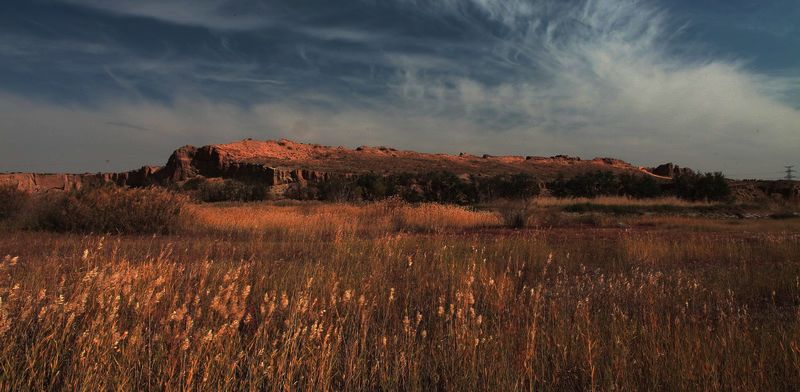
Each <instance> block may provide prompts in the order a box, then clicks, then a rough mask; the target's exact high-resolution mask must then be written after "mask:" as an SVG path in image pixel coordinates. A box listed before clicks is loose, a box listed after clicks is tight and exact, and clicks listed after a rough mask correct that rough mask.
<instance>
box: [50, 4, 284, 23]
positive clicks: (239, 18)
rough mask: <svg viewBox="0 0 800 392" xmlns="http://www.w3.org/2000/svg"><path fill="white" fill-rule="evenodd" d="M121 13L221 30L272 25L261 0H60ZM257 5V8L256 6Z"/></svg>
mask: <svg viewBox="0 0 800 392" xmlns="http://www.w3.org/2000/svg"><path fill="white" fill-rule="evenodd" d="M60 1H64V2H67V3H71V4H76V5H80V6H85V7H90V8H94V9H97V10H102V11H105V12H110V13H113V14H119V15H131V16H139V17H143V18H152V19H156V20H161V21H165V22H169V23H174V24H179V25H187V26H201V27H207V28H211V29H220V30H251V29H255V28H259V27H264V26H267V25H269V23H270V21H271V18H270V17H269V12H268V9H267V7H266V6H265V5H264V4H262V3H256V2H240V1H230V0H170V1H163V0H60ZM253 7H255V8H253Z"/></svg>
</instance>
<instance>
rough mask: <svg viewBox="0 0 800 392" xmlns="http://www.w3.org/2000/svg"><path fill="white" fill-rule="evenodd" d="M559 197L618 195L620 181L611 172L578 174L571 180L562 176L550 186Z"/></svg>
mask: <svg viewBox="0 0 800 392" xmlns="http://www.w3.org/2000/svg"><path fill="white" fill-rule="evenodd" d="M550 189H551V190H552V193H553V195H554V196H557V197H590V198H591V197H597V196H608V195H617V194H618V193H619V190H620V187H619V180H618V179H617V177H616V176H615V175H614V173H612V172H609V171H599V170H598V171H595V172H586V173H582V174H578V175H577V176H575V177H572V178H570V179H565V178H564V177H563V176H560V175H559V177H558V178H557V179H556V180H555V181H554V182H553V183H551V184H550Z"/></svg>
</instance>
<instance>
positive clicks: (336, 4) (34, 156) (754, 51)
mask: <svg viewBox="0 0 800 392" xmlns="http://www.w3.org/2000/svg"><path fill="white" fill-rule="evenodd" d="M798 21H800V2H798V1H797V0H772V1H765V0H760V1H756V0H750V1H744V0H661V1H658V0H337V1H329V0H285V1H278V0H275V1H267V0H171V1H170V0H5V1H3V2H0V171H34V172H97V171H121V170H129V169H134V168H137V167H140V166H142V165H150V164H163V163H164V162H165V161H166V159H167V157H168V156H169V154H170V153H171V152H172V151H173V150H174V149H175V148H177V147H179V146H182V145H186V144H191V145H196V146H200V145H205V144H212V143H224V142H230V141H235V140H240V139H244V138H254V139H277V138H289V139H293V140H297V141H301V142H309V143H322V144H328V145H344V146H349V147H355V146H359V145H386V146H392V147H395V148H402V149H411V150H417V151H424V152H447V153H460V152H467V153H472V154H484V153H488V154H493V155H540V156H551V155H557V154H568V155H575V156H581V157H584V158H594V157H598V156H599V157H605V156H609V157H616V158H620V159H624V160H627V161H629V162H632V163H634V164H637V165H642V166H653V165H657V164H660V163H665V162H675V163H677V164H678V165H681V166H687V167H692V168H695V169H697V170H702V171H722V172H724V173H726V174H727V175H728V176H730V177H734V178H778V177H780V176H781V174H782V170H783V166H784V165H793V164H794V165H798V168H800V23H798Z"/></svg>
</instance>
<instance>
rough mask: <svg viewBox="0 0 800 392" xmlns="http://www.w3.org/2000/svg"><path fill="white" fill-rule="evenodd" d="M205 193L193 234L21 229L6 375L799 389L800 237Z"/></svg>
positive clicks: (2, 316)
mask: <svg viewBox="0 0 800 392" xmlns="http://www.w3.org/2000/svg"><path fill="white" fill-rule="evenodd" d="M193 208H194V209H195V211H194V212H195V213H196V214H198V215H197V216H198V217H199V218H198V219H199V221H200V222H201V223H200V226H199V227H198V228H195V229H194V230H193V231H191V232H187V233H183V234H179V235H170V236H152V235H147V236H145V235H127V236H111V237H104V236H99V235H76V234H68V233H45V232H39V233H37V232H24V231H10V230H5V231H3V232H2V235H0V255H6V256H0V257H2V260H1V261H0V342H2V343H3V344H2V345H0V389H2V390H55V389H62V390H109V389H113V390H152V389H164V390H320V391H326V390H431V389H440V390H492V391H495V390H709V391H720V390H748V391H753V390H759V391H760V390H792V389H794V388H796V386H797V385H800V259H799V255H800V236H799V235H798V233H797V232H796V231H791V230H788V231H782V230H774V231H771V232H748V231H737V232H729V231H708V232H697V231H692V232H684V231H678V230H657V231H649V230H636V231H625V230H607V229H603V230H588V229H567V230H529V231H516V232H510V231H496V230H494V231H492V230H490V231H480V230H478V231H470V232H469V234H468V232H466V231H464V229H467V228H479V227H484V226H486V225H492V224H494V225H497V224H499V223H498V222H497V219H498V218H497V216H496V215H494V214H490V213H483V212H474V211H469V210H464V209H458V208H457V207H442V206H433V205H425V206H420V207H413V206H406V205H387V204H377V205H367V206H350V205H300V206H288V207H277V206H274V205H267V204H264V205H246V206H245V205H231V206H222V207H209V206H195V207H193ZM395 219H400V222H401V223H402V225H405V227H407V228H409V229H408V230H400V231H399V232H398V231H397V230H395V229H394V228H395V227H396V226H395V225H397V221H395ZM772 224H773V225H783V224H784V222H779V221H776V222H772ZM414 228H421V229H414ZM457 228H460V229H461V230H460V231H459V230H455V229H457ZM412 229H413V230H412ZM337 231H338V232H340V233H341V232H342V231H347V234H339V235H336V233H337ZM331 234H333V235H331ZM366 234H368V235H366Z"/></svg>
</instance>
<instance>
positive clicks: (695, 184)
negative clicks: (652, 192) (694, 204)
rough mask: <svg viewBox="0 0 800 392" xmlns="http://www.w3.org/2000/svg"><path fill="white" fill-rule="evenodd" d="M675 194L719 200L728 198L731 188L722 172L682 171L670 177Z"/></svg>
mask: <svg viewBox="0 0 800 392" xmlns="http://www.w3.org/2000/svg"><path fill="white" fill-rule="evenodd" d="M672 186H673V188H674V190H675V194H676V195H677V196H678V197H680V198H681V199H687V200H708V201H721V200H726V199H728V198H730V196H731V188H730V185H729V184H728V180H727V179H725V176H724V175H722V173H719V172H716V173H705V174H697V173H684V174H679V175H676V176H675V177H674V178H673V179H672Z"/></svg>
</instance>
